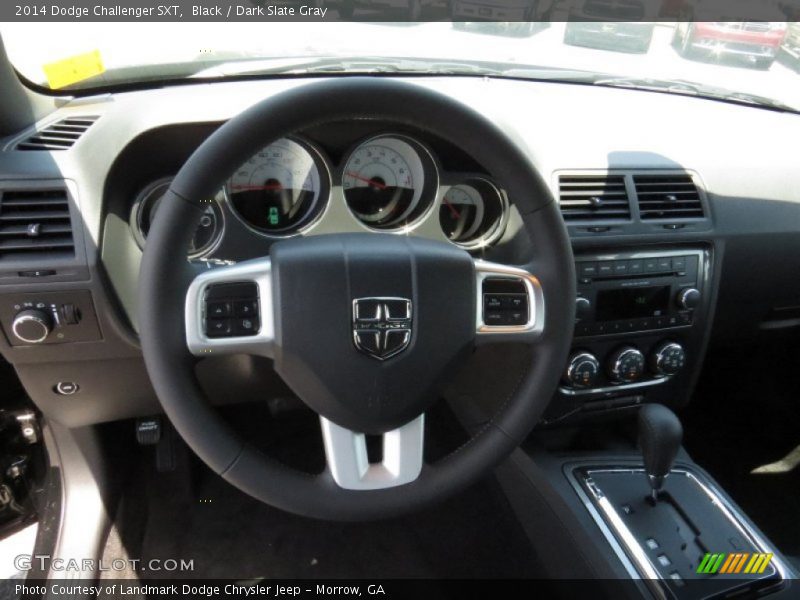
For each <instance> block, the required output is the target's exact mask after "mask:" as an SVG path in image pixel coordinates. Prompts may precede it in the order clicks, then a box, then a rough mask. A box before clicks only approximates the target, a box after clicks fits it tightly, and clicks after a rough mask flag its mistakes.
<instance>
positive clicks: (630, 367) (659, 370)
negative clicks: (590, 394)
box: [562, 340, 686, 390]
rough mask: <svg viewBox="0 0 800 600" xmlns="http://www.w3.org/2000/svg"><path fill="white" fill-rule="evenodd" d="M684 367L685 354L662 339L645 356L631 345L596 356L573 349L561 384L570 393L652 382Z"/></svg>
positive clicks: (678, 345) (673, 344)
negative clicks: (570, 391) (571, 391)
mask: <svg viewBox="0 0 800 600" xmlns="http://www.w3.org/2000/svg"><path fill="white" fill-rule="evenodd" d="M685 364H686V352H685V351H684V349H683V346H681V344H679V343H678V342H675V341H671V340H663V341H661V342H659V343H658V344H656V345H655V346H654V347H653V348H652V349H650V350H648V351H647V353H645V351H643V350H642V349H640V348H638V347H637V346H636V345H633V344H624V345H621V346H618V347H616V348H614V349H613V350H611V351H610V352H608V353H607V354H606V355H605V356H596V355H595V354H594V353H592V352H591V351H588V350H576V351H575V352H573V354H572V355H571V356H570V357H569V360H568V361H567V366H566V369H565V370H564V375H563V377H562V383H563V385H564V386H566V387H567V388H569V389H572V390H584V389H596V388H603V387H605V386H620V387H621V386H624V385H625V384H632V383H640V382H646V381H648V380H649V381H655V380H658V379H663V378H665V377H669V376H671V375H675V374H677V373H678V372H679V371H680V370H681V369H682V368H683V367H684V366H685Z"/></svg>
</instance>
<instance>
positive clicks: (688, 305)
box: [677, 288, 700, 309]
mask: <svg viewBox="0 0 800 600" xmlns="http://www.w3.org/2000/svg"><path fill="white" fill-rule="evenodd" d="M677 301H678V306H679V307H680V308H685V309H693V308H697V307H698V305H699V304H700V290H698V289H696V288H685V289H682V290H681V291H680V292H678V297H677Z"/></svg>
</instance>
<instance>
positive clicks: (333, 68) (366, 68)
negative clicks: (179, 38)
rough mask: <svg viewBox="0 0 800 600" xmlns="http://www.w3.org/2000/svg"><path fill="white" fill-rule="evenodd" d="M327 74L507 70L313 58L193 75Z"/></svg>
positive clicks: (245, 63) (231, 65)
mask: <svg viewBox="0 0 800 600" xmlns="http://www.w3.org/2000/svg"><path fill="white" fill-rule="evenodd" d="M325 73H332V74H334V73H336V74H342V73H349V74H374V73H415V74H424V75H485V76H500V75H502V73H503V71H502V70H498V69H495V68H491V67H488V66H484V65H480V64H477V63H471V62H461V61H427V60H421V59H407V58H371V57H363V58H362V57H357V58H339V57H313V58H307V59H294V60H286V59H281V60H274V59H273V60H269V59H267V60H259V59H253V60H237V61H233V62H225V63H222V64H217V65H213V66H211V67H209V68H207V69H203V70H200V71H197V72H196V73H194V74H193V75H192V77H193V78H214V77H231V76H253V77H259V76H264V75H306V74H325Z"/></svg>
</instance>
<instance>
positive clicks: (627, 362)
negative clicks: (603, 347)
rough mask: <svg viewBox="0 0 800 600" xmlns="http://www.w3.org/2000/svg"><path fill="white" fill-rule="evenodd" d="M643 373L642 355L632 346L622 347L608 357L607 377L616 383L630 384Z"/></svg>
mask: <svg viewBox="0 0 800 600" xmlns="http://www.w3.org/2000/svg"><path fill="white" fill-rule="evenodd" d="M643 373H644V354H642V353H641V352H640V351H639V350H637V349H636V348H634V347H633V346H623V347H622V348H619V349H618V350H616V351H614V352H612V353H611V356H609V357H608V375H609V377H611V379H612V380H614V381H616V382H617V383H631V382H633V381H636V380H637V379H639V378H640V377H641V376H642V374H643Z"/></svg>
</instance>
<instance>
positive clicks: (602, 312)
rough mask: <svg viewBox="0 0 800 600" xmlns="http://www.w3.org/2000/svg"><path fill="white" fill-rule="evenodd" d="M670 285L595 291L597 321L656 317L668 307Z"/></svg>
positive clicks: (664, 312)
mask: <svg viewBox="0 0 800 600" xmlns="http://www.w3.org/2000/svg"><path fill="white" fill-rule="evenodd" d="M669 295H670V286H668V285H662V286H657V287H656V286H654V287H642V288H618V289H615V290H601V291H599V292H598V293H597V312H596V316H595V318H596V320H597V321H616V320H619V319H638V318H640V317H658V316H660V315H663V314H666V312H667V309H668V308H669Z"/></svg>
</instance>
